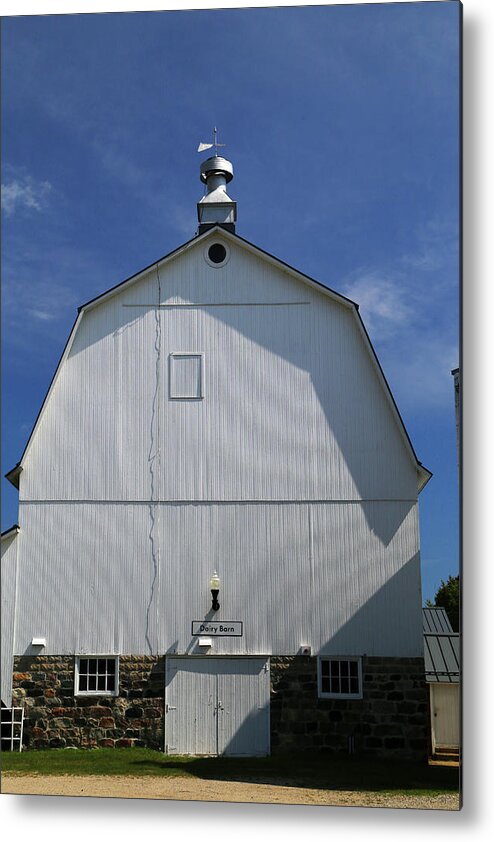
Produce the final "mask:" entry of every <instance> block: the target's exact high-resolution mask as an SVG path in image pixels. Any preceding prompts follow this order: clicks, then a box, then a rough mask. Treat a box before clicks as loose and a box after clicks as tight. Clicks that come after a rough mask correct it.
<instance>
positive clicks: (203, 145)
mask: <svg viewBox="0 0 494 842" xmlns="http://www.w3.org/2000/svg"><path fill="white" fill-rule="evenodd" d="M217 137H218V129H217V128H216V126H215V127H214V129H213V142H212V143H200V144H199V146H198V147H197V151H198V152H205V151H206V149H212V148H213V146H214V151H215V154H216V155H217V154H218V147H219V146H226V143H218V140H217Z"/></svg>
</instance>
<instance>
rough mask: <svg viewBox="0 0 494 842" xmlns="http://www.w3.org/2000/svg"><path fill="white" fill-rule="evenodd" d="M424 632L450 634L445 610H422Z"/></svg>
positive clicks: (450, 626) (450, 627)
mask: <svg viewBox="0 0 494 842" xmlns="http://www.w3.org/2000/svg"><path fill="white" fill-rule="evenodd" d="M422 619H423V623H424V632H452V631H453V627H452V625H451V623H450V622H449V617H448V615H447V613H446V609H445V608H432V607H431V608H429V607H426V608H422Z"/></svg>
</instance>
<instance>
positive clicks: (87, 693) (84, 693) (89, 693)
mask: <svg viewBox="0 0 494 842" xmlns="http://www.w3.org/2000/svg"><path fill="white" fill-rule="evenodd" d="M81 658H113V659H114V660H115V690H79V662H80V660H81ZM119 692H120V659H119V656H118V655H76V656H75V665H74V696H107V697H108V696H109V697H112V698H116V697H117V696H118V695H119Z"/></svg>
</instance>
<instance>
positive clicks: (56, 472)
mask: <svg viewBox="0 0 494 842" xmlns="http://www.w3.org/2000/svg"><path fill="white" fill-rule="evenodd" d="M203 249H204V242H201V243H198V244H197V246H196V247H192V248H191V249H189V251H188V252H186V253H185V254H182V255H181V259H180V260H172V261H171V262H170V263H169V264H165V265H164V266H162V267H161V269H160V270H159V272H158V271H157V269H156V267H154V268H152V269H151V270H149V271H148V272H147V273H146V274H145V275H144V276H143V278H142V279H141V280H139V281H137V282H136V283H135V284H134V285H133V286H130V287H128V288H126V289H124V290H122V291H121V292H120V294H119V295H118V296H114V297H112V298H109V299H107V300H105V301H103V302H101V303H99V304H96V305H95V306H93V307H92V308H89V309H88V310H87V312H85V313H84V315H83V318H82V320H81V322H80V326H79V329H78V330H77V332H76V335H75V338H74V342H73V345H72V348H71V350H70V353H69V355H68V358H67V360H66V362H65V364H64V365H63V366H62V368H61V371H60V374H59V376H58V379H57V382H56V384H55V387H54V389H53V392H52V396H51V398H50V400H49V402H48V404H47V406H46V407H45V410H44V412H43V416H42V418H41V421H40V424H39V427H38V430H37V432H36V434H35V436H34V438H33V440H32V442H31V444H30V446H29V449H28V452H27V455H26V457H25V460H24V467H23V472H22V476H21V487H20V494H21V500H30V499H36V500H70V499H72V500H128V501H134V500H135V501H137V500H139V501H141V500H148V499H149V498H150V497H151V496H153V498H154V499H161V500H272V501H274V500H279V501H281V500H291V501H293V500H299V501H302V500H356V499H381V498H389V497H391V498H393V499H404V500H414V499H416V495H417V474H416V467H415V465H414V463H413V460H412V458H411V457H410V452H409V451H408V450H407V447H406V446H405V445H404V438H403V434H402V432H401V430H400V429H399V428H398V424H397V422H396V419H395V417H394V415H393V413H392V411H391V408H390V405H389V402H388V401H387V400H386V399H383V398H384V393H383V388H382V384H381V383H380V381H379V379H378V376H377V373H376V370H375V367H374V365H373V363H372V361H371V359H370V357H369V354H368V351H367V349H366V347H365V345H364V341H363V339H362V337H361V335H360V333H359V330H358V327H357V323H356V319H355V317H354V315H353V314H352V312H351V311H350V310H349V309H348V308H347V307H346V306H344V305H343V304H340V303H338V302H336V301H333V300H331V299H329V298H328V297H327V296H325V295H324V294H323V293H320V292H318V291H317V290H315V289H313V288H312V287H310V286H308V285H306V284H304V283H302V282H299V281H296V280H295V279H294V278H293V277H291V276H290V275H289V274H288V273H287V272H284V271H283V270H281V269H278V268H275V267H273V266H272V265H269V264H267V263H266V262H265V261H263V260H261V259H260V258H259V257H257V256H255V255H253V254H251V253H250V252H248V251H246V250H245V249H244V248H242V247H241V246H240V245H238V244H236V243H230V249H231V255H230V259H229V262H228V263H227V264H226V266H225V267H222V268H221V269H214V268H211V267H210V266H208V264H207V263H206V262H205V260H204V258H203ZM158 276H159V283H158ZM158 301H160V302H161V304H162V305H165V306H162V307H161V308H159V309H157V308H156V307H155V306H154V305H155V304H156V303H157V302H158ZM177 302H181V303H184V302H195V303H199V304H201V303H202V304H204V303H207V302H210V303H211V302H212V303H215V304H216V305H226V304H229V305H232V304H235V305H238V306H211V307H202V308H194V307H184V308H182V309H180V308H176V307H170V306H167V305H170V304H172V303H177ZM263 303H270V304H278V305H280V306H269V307H265V306H258V305H262V304H263ZM137 305H139V306H137ZM141 305H145V306H141ZM146 305H149V307H148V306H146ZM245 305H248V306H245ZM177 351H198V352H202V353H204V355H205V384H204V386H205V398H204V400H202V401H196V402H191V401H171V400H169V398H168V358H169V354H170V353H172V352H177ZM225 396H229V397H228V399H227V400H225ZM383 453H386V459H383V458H382V454H383Z"/></svg>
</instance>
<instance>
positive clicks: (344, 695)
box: [318, 657, 362, 699]
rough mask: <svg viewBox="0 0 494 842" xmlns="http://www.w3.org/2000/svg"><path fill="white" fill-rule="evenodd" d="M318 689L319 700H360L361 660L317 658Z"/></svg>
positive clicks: (353, 658)
mask: <svg viewBox="0 0 494 842" xmlns="http://www.w3.org/2000/svg"><path fill="white" fill-rule="evenodd" d="M318 689H319V696H320V697H321V698H326V699H361V698H362V658H358V657H351V658H350V657H347V658H332V657H331V658H324V657H321V658H319V660H318Z"/></svg>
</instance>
